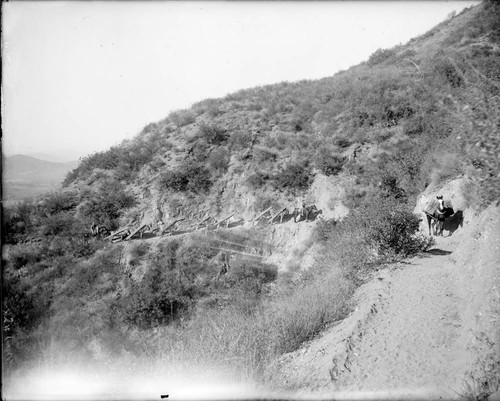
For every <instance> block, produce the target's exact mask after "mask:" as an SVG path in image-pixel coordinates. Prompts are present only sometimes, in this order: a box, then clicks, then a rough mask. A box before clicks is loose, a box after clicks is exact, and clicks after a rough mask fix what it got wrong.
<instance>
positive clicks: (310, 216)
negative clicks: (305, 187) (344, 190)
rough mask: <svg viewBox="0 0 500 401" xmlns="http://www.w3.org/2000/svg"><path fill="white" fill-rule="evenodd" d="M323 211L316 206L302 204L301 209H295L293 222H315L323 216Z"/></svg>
mask: <svg viewBox="0 0 500 401" xmlns="http://www.w3.org/2000/svg"><path fill="white" fill-rule="evenodd" d="M322 213H323V211H322V210H321V209H318V208H317V207H316V205H311V206H306V205H305V203H303V204H302V207H301V208H295V209H294V211H293V221H294V222H295V223H298V222H299V221H303V220H304V221H313V220H315V219H316V217H318V216H319V215H320V214H322Z"/></svg>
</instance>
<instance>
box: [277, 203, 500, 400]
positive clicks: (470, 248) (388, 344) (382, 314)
mask: <svg viewBox="0 0 500 401" xmlns="http://www.w3.org/2000/svg"><path fill="white" fill-rule="evenodd" d="M464 217H465V221H464V226H463V227H462V228H460V229H459V230H457V231H456V232H455V233H454V234H453V235H452V236H450V237H439V238H437V240H436V244H435V246H434V247H433V248H432V249H431V250H430V251H428V252H426V253H424V254H422V255H420V256H418V257H415V258H412V259H411V260H409V261H408V262H407V263H399V264H395V265H390V266H387V267H385V268H383V269H381V270H380V271H378V272H376V273H375V274H374V276H373V278H372V279H371V280H370V281H369V282H368V283H366V284H365V285H363V286H362V287H360V289H359V290H358V292H357V294H356V298H355V301H356V308H355V310H354V311H353V312H352V313H351V315H350V316H349V317H348V318H347V319H345V320H344V321H342V322H341V323H339V324H337V325H333V326H332V327H330V328H328V329H327V330H325V331H324V332H323V333H322V335H320V336H319V337H318V338H317V339H315V340H314V341H312V342H310V343H308V344H305V345H304V346H303V347H302V348H301V349H299V350H298V351H296V352H294V353H291V354H287V355H285V356H284V357H283V358H282V359H281V360H280V361H279V364H278V366H279V369H278V371H279V374H278V375H277V382H278V383H277V384H278V385H279V386H283V387H285V388H287V389H289V390H292V391H293V392H294V394H295V395H297V394H307V395H311V394H315V395H318V396H319V395H333V394H335V395H337V396H341V397H344V396H347V397H349V396H356V395H358V396H367V397H374V396H379V397H387V396H392V397H396V398H406V397H408V398H414V397H425V398H445V399H449V398H459V394H462V393H463V391H464V388H465V387H466V385H467V383H469V384H473V383H472V382H471V380H474V379H472V377H473V376H474V377H476V378H477V377H481V376H484V375H488V374H491V373H492V372H491V369H492V366H493V365H492V363H493V362H495V361H498V360H499V358H500V338H499V333H500V325H499V316H500V292H499V285H500V283H499V276H500V273H499V263H500V208H498V207H496V208H495V207H490V208H488V209H487V210H485V211H483V212H482V213H474V212H472V211H469V210H466V211H465V212H464ZM497 367H498V365H497ZM488 369H489V372H488ZM493 369H494V368H493Z"/></svg>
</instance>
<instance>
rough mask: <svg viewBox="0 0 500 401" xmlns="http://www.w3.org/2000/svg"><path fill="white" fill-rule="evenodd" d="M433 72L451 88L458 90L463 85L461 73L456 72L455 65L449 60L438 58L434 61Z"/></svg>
mask: <svg viewBox="0 0 500 401" xmlns="http://www.w3.org/2000/svg"><path fill="white" fill-rule="evenodd" d="M434 72H435V74H436V75H437V76H438V77H440V78H441V79H442V80H443V81H444V82H446V83H448V84H449V85H451V86H452V87H453V88H458V87H460V86H462V85H463V83H464V78H463V74H462V72H461V71H460V70H458V68H457V67H456V64H455V63H454V62H452V61H451V60H449V59H443V58H438V59H437V60H435V61H434Z"/></svg>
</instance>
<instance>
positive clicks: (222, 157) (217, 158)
mask: <svg viewBox="0 0 500 401" xmlns="http://www.w3.org/2000/svg"><path fill="white" fill-rule="evenodd" d="M207 161H208V166H209V169H210V170H211V171H214V172H215V173H217V174H223V173H225V172H226V171H227V168H228V167H229V152H228V151H227V149H225V148H217V149H214V150H213V151H212V152H210V155H209V156H208V160H207Z"/></svg>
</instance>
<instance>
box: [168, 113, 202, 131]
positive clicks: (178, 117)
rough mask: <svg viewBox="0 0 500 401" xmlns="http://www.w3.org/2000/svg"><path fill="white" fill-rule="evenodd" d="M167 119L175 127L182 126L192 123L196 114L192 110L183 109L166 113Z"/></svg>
mask: <svg viewBox="0 0 500 401" xmlns="http://www.w3.org/2000/svg"><path fill="white" fill-rule="evenodd" d="M168 119H169V120H170V121H172V122H173V123H174V124H175V125H177V127H184V126H185V125H188V124H192V123H194V122H195V121H196V115H195V114H194V112H193V111H191V110H188V109H184V110H177V111H173V112H172V113H170V114H169V115H168Z"/></svg>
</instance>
